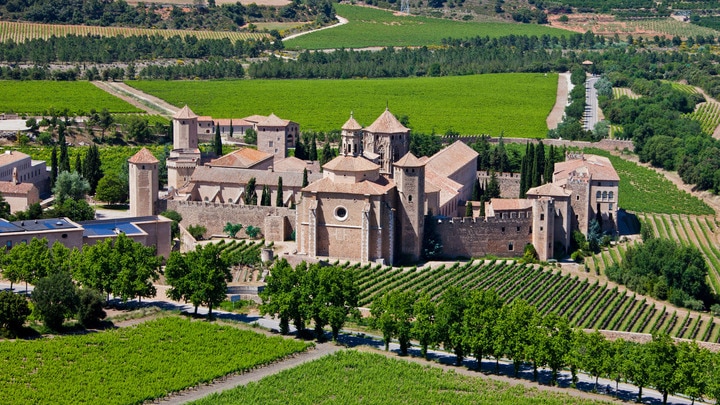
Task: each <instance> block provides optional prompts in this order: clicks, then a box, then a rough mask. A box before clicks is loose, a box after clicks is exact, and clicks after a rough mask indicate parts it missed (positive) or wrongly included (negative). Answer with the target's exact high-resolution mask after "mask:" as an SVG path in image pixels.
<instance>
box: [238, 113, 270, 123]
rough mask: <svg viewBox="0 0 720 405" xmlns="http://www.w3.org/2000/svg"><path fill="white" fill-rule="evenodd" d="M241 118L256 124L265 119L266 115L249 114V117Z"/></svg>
mask: <svg viewBox="0 0 720 405" xmlns="http://www.w3.org/2000/svg"><path fill="white" fill-rule="evenodd" d="M243 119H244V120H245V121H247V122H252V123H253V124H257V123H258V122H263V121H265V120H266V119H267V117H266V116H264V115H257V114H255V115H251V116H249V117H245V118H243Z"/></svg>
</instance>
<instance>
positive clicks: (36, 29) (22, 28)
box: [0, 21, 268, 42]
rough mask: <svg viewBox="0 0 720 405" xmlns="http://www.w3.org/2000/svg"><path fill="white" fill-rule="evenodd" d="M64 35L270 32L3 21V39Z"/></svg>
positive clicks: (240, 35)
mask: <svg viewBox="0 0 720 405" xmlns="http://www.w3.org/2000/svg"><path fill="white" fill-rule="evenodd" d="M53 35H54V36H56V37H64V36H68V35H80V36H85V35H100V36H103V37H114V36H118V35H123V36H126V37H129V36H132V35H148V36H149V35H160V36H163V37H172V36H180V37H182V38H184V37H185V36H186V35H190V36H193V37H196V38H200V39H223V38H228V39H230V41H232V42H235V41H238V40H246V39H259V38H264V37H267V36H268V34H263V33H249V32H230V31H192V30H159V29H146V28H128V27H96V26H88V25H58V24H35V23H25V22H11V21H0V41H3V42H4V41H7V40H9V39H12V40H13V41H15V42H24V41H26V40H29V39H36V38H44V39H47V38H50V37H51V36H53Z"/></svg>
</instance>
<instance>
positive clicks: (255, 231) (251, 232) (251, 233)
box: [245, 225, 260, 239]
mask: <svg viewBox="0 0 720 405" xmlns="http://www.w3.org/2000/svg"><path fill="white" fill-rule="evenodd" d="M245 234H246V235H247V236H248V237H249V238H250V239H255V238H257V237H258V235H259V234H260V228H259V227H257V226H252V225H248V226H246V227H245Z"/></svg>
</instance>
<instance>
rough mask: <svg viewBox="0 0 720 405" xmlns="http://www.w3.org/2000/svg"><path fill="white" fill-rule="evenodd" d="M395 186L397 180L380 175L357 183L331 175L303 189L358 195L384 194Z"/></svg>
mask: <svg viewBox="0 0 720 405" xmlns="http://www.w3.org/2000/svg"><path fill="white" fill-rule="evenodd" d="M393 187H395V182H393V181H392V180H388V179H387V178H385V177H379V178H378V179H377V180H375V181H371V180H363V181H360V182H357V183H338V182H334V181H332V179H330V178H329V177H324V178H322V179H320V180H318V181H315V182H312V183H310V184H308V185H307V186H306V187H305V188H303V189H302V191H309V192H321V193H335V194H356V195H383V194H385V193H387V192H388V190H390V189H392V188H393Z"/></svg>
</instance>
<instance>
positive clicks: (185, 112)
mask: <svg viewBox="0 0 720 405" xmlns="http://www.w3.org/2000/svg"><path fill="white" fill-rule="evenodd" d="M197 117H198V116H197V115H196V114H195V113H194V112H192V110H191V109H190V107H188V106H187V104H185V107H183V108H181V109H180V111H178V112H177V113H176V114H175V115H174V116H173V118H175V119H178V120H187V119H193V118H197Z"/></svg>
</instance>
